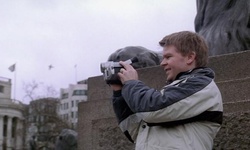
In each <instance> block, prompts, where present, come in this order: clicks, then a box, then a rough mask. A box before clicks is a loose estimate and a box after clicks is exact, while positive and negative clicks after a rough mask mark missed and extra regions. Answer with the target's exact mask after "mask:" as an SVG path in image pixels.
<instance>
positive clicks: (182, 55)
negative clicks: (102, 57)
mask: <svg viewBox="0 0 250 150" xmlns="http://www.w3.org/2000/svg"><path fill="white" fill-rule="evenodd" d="M159 43H160V45H161V46H162V47H163V60H162V62H161V66H162V67H163V68H164V70H165V72H166V75H167V81H168V83H169V84H168V85H166V86H165V87H163V88H162V90H161V91H157V90H155V89H153V88H150V87H148V86H146V85H145V84H144V83H143V82H142V81H140V80H138V74H137V71H136V70H135V69H134V68H133V67H132V66H131V65H128V64H125V63H124V62H122V61H121V62H120V64H121V65H123V67H124V68H122V69H121V70H120V73H118V75H119V77H120V80H121V82H122V84H123V85H122V86H121V85H111V87H112V89H113V91H114V92H113V108H114V111H115V114H116V116H117V119H118V122H119V126H120V128H121V130H122V131H123V132H124V133H125V135H126V136H127V137H128V139H129V140H130V141H132V142H134V143H136V150H168V149H178V150H211V149H212V147H213V139H214V138H215V136H216V134H217V132H218V131H219V129H220V126H221V123H222V113H223V107H222V98H221V93H220V91H219V89H218V87H217V86H216V84H215V82H214V80H213V79H214V72H213V71H212V70H211V69H210V68H207V67H206V65H207V60H208V47H207V45H206V43H205V41H204V39H203V38H202V37H200V36H199V35H198V34H196V33H193V32H189V31H183V32H177V33H173V34H171V35H168V36H166V37H164V38H163V39H162V40H161V41H160V42H159Z"/></svg>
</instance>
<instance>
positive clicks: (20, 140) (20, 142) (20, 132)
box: [16, 118, 24, 149]
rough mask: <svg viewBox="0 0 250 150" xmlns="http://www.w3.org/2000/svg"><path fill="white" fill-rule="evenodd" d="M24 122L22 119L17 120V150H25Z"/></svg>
mask: <svg viewBox="0 0 250 150" xmlns="http://www.w3.org/2000/svg"><path fill="white" fill-rule="evenodd" d="M23 130H24V128H23V120H21V119H20V118H18V119H17V127H16V133H17V134H16V149H24V148H23V138H24V136H23Z"/></svg>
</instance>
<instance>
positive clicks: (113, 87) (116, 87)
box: [110, 84, 122, 91]
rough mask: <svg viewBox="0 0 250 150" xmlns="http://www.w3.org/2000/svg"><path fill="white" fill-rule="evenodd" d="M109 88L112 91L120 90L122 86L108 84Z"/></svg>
mask: <svg viewBox="0 0 250 150" xmlns="http://www.w3.org/2000/svg"><path fill="white" fill-rule="evenodd" d="M110 87H111V88H112V90H113V91H119V90H122V85H119V84H110Z"/></svg>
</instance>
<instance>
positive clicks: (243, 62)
mask: <svg viewBox="0 0 250 150" xmlns="http://www.w3.org/2000/svg"><path fill="white" fill-rule="evenodd" d="M249 60H250V50H247V51H243V52H237V53H232V54H225V55H218V56H214V57H210V58H209V64H208V66H209V67H211V68H212V69H213V70H214V71H215V73H216V78H215V81H217V82H219V81H227V80H233V79H240V78H246V77H250V61H249Z"/></svg>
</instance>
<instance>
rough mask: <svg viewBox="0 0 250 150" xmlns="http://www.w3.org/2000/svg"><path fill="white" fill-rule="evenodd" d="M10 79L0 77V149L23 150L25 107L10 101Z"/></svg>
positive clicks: (15, 101)
mask: <svg viewBox="0 0 250 150" xmlns="http://www.w3.org/2000/svg"><path fill="white" fill-rule="evenodd" d="M11 87H12V85H11V79H8V78H4V77H0V149H1V150H13V149H15V150H23V149H24V146H25V145H24V143H25V141H24V137H25V130H24V125H25V124H24V123H25V120H24V115H23V113H24V111H25V106H24V105H23V104H22V103H21V102H19V101H17V100H13V99H11Z"/></svg>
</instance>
